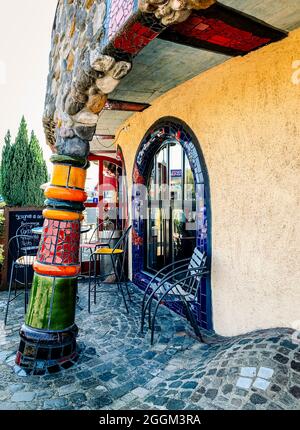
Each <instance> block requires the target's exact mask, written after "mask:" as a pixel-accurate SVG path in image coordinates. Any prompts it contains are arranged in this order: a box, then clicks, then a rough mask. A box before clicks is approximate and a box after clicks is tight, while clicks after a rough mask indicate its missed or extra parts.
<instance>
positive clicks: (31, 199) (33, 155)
mask: <svg viewBox="0 0 300 430" xmlns="http://www.w3.org/2000/svg"><path fill="white" fill-rule="evenodd" d="M28 160H29V162H30V168H29V171H28V182H27V186H28V198H27V204H28V205H29V206H42V205H43V202H44V193H43V191H42V190H41V189H40V186H41V185H42V184H44V183H45V182H47V181H48V171H47V167H46V162H45V160H44V158H43V152H42V148H41V147H40V144H39V141H38V139H37V137H36V135H35V134H34V132H33V131H32V132H31V137H30V142H29V157H28Z"/></svg>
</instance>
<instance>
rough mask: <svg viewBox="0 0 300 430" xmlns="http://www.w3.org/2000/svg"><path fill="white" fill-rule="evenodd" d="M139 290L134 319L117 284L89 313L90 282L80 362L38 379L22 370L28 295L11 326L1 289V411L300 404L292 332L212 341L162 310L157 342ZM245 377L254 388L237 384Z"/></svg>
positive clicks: (298, 347) (299, 369)
mask: <svg viewBox="0 0 300 430" xmlns="http://www.w3.org/2000/svg"><path fill="white" fill-rule="evenodd" d="M132 289H133V292H134V296H133V303H132V304H131V305H130V314H129V315H127V314H126V312H125V309H124V306H123V304H122V300H121V297H120V295H119V294H118V293H117V291H116V288H115V287H114V286H109V288H107V287H106V292H101V293H99V294H98V297H99V299H98V303H97V305H96V306H94V307H93V308H92V313H91V315H89V314H88V312H87V306H86V302H87V289H86V286H85V285H83V284H82V285H81V286H80V288H79V290H80V297H81V301H80V305H81V306H82V307H83V309H82V310H79V309H77V318H76V321H77V324H78V326H79V328H80V334H79V338H78V345H79V348H80V350H81V355H80V359H79V361H78V363H77V365H75V366H74V367H72V368H69V369H67V370H64V371H63V372H62V373H59V374H52V375H46V376H29V377H20V376H17V375H16V374H15V373H14V358H15V353H16V350H17V347H18V343H19V335H18V330H19V327H20V324H21V323H22V321H23V318H24V317H23V302H22V300H23V296H20V298H18V299H17V300H16V301H15V302H13V303H12V305H11V309H10V313H9V319H8V324H9V325H8V326H7V327H6V328H4V327H3V317H4V306H5V299H6V295H7V293H6V292H2V293H0V320H1V323H0V409H2V410H3V409H4V410H5V409H12V410H14V409H22V410H24V409H113V410H119V409H166V410H182V409H190V410H191V409H194V410H203V409H205V410H207V409H213V410H214V409H250V410H252V409H253V410H254V409H296V410H299V409H300V342H299V341H297V339H296V342H295V340H294V341H293V338H292V334H293V331H292V330H289V329H272V330H264V331H259V332H254V333H250V334H247V335H245V336H239V337H235V338H227V339H226V338H217V337H216V338H210V339H208V340H209V342H210V344H202V343H200V342H198V341H197V339H195V338H194V336H193V332H192V330H191V328H190V327H189V325H188V323H187V322H186V321H185V320H183V319H182V318H180V317H178V316H177V315H176V314H174V313H172V312H171V311H169V310H168V309H166V308H164V307H162V308H161V310H160V314H159V318H158V320H157V321H158V326H157V334H156V337H155V344H154V345H153V347H151V345H150V342H149V333H146V334H144V335H142V334H141V333H140V330H139V328H140V304H141V297H142V296H141V293H140V292H139V291H138V290H137V289H136V288H135V287H134V286H132ZM272 371H273V372H272ZM257 373H259V374H258V375H257ZM257 376H258V378H257V379H258V381H257V379H255V378H256V377H257ZM240 378H242V385H243V383H245V381H246V385H247V384H248V385H250V387H249V388H247V389H243V388H239V387H237V382H238V380H239V379H240ZM247 378H248V382H247ZM264 378H265V379H264ZM255 386H256V387H263V388H266V387H267V388H266V389H260V388H255Z"/></svg>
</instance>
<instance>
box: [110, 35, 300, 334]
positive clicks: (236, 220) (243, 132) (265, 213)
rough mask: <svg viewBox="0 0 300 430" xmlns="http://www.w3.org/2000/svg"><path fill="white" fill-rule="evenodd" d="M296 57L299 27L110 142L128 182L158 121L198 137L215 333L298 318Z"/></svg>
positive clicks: (173, 95) (179, 94)
mask: <svg viewBox="0 0 300 430" xmlns="http://www.w3.org/2000/svg"><path fill="white" fill-rule="evenodd" d="M191 60H192V59H191ZM296 60H300V31H299V30H297V31H294V32H293V33H291V34H290V36H289V37H288V38H287V39H285V40H283V41H281V42H278V43H274V44H272V45H270V46H267V47H265V48H263V49H260V50H259V51H256V52H253V53H251V54H249V55H247V56H246V57H243V58H240V57H239V58H235V59H231V60H229V61H227V62H226V63H224V64H222V65H221V66H218V67H216V68H214V69H211V70H209V71H208V72H206V73H203V74H202V75H200V76H198V77H196V78H194V79H192V80H190V81H188V82H186V83H184V84H183V85H181V86H179V87H177V88H175V89H173V90H171V91H170V92H168V93H167V94H165V95H164V96H162V97H160V98H159V99H157V100H156V101H155V102H154V103H153V105H152V107H150V108H149V109H147V110H146V111H145V112H143V113H140V114H136V115H135V116H133V117H131V118H130V120H129V121H128V122H127V123H125V124H123V127H124V125H125V126H126V125H127V126H128V127H127V128H125V130H124V129H123V130H121V131H120V134H119V137H118V139H117V140H118V141H117V143H118V144H119V145H120V146H121V148H122V150H123V154H124V158H125V163H126V170H127V174H128V176H129V178H128V179H129V182H130V181H131V174H132V167H133V162H134V158H135V155H136V150H137V148H138V145H139V144H140V142H141V140H142V138H143V136H144V134H145V132H146V130H147V129H148V128H149V127H150V126H151V125H152V124H153V123H154V122H155V121H156V120H157V119H159V118H161V117H163V116H174V117H178V118H180V119H182V120H183V121H185V122H186V123H187V124H188V125H189V126H190V128H191V129H192V130H193V132H194V133H195V134H196V136H197V137H198V140H199V142H200V145H201V149H202V151H203V154H204V158H205V161H206V164H207V168H208V173H209V178H210V188H211V189H210V191H211V205H212V300H213V324H214V329H215V330H216V332H217V333H219V334H222V335H235V334H239V333H245V332H247V331H251V330H254V329H259V328H268V327H278V326H289V327H291V326H292V325H293V323H294V322H295V321H297V320H300V286H299V281H300V270H299V260H300V250H299V248H300V245H299V244H300V211H299V209H300V208H299V204H300V194H299V185H300V62H299V63H298V65H297V63H295V61H296ZM293 62H294V67H298V71H297V69H295V70H293V68H292V64H293ZM293 74H294V75H293ZM297 83H298V85H297Z"/></svg>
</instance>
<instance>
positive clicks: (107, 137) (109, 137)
mask: <svg viewBox="0 0 300 430" xmlns="http://www.w3.org/2000/svg"><path fill="white" fill-rule="evenodd" d="M94 137H97V138H98V139H101V140H114V139H115V137H116V136H115V135H114V134H94Z"/></svg>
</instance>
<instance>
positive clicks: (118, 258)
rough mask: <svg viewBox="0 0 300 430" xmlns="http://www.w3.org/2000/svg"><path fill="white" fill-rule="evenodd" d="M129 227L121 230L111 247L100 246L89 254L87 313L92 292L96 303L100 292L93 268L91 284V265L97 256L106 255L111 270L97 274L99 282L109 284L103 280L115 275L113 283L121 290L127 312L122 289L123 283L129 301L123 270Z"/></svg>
mask: <svg viewBox="0 0 300 430" xmlns="http://www.w3.org/2000/svg"><path fill="white" fill-rule="evenodd" d="M131 228H132V226H129V227H128V228H127V229H126V230H125V231H124V232H123V234H122V236H121V237H120V239H119V240H118V242H117V243H116V244H115V246H114V247H113V248H108V247H101V248H98V249H96V251H95V252H93V253H92V254H91V257H90V264H89V289H88V311H89V313H90V312H91V295H92V294H93V295H94V304H96V299H97V297H96V296H97V292H100V291H98V290H97V285H99V282H98V280H97V273H96V271H95V270H94V285H93V286H92V273H91V267H92V265H94V267H96V264H97V261H98V258H99V257H107V256H108V257H110V259H111V267H112V272H110V273H103V274H101V273H100V275H99V276H98V278H99V277H100V278H101V280H100V285H101V284H108V283H110V284H111V283H112V282H107V281H106V282H105V280H106V279H107V278H108V277H109V276H112V275H113V276H114V277H115V282H114V284H116V285H117V287H118V290H119V291H121V294H122V298H123V301H124V305H125V308H126V311H127V313H129V310H128V305H127V301H126V298H125V294H124V290H123V284H124V285H125V288H126V291H127V295H128V298H129V301H131V296H130V292H129V289H128V285H127V280H126V278H125V271H124V268H125V261H126V253H127V248H128V237H129V233H130V230H131Z"/></svg>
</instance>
